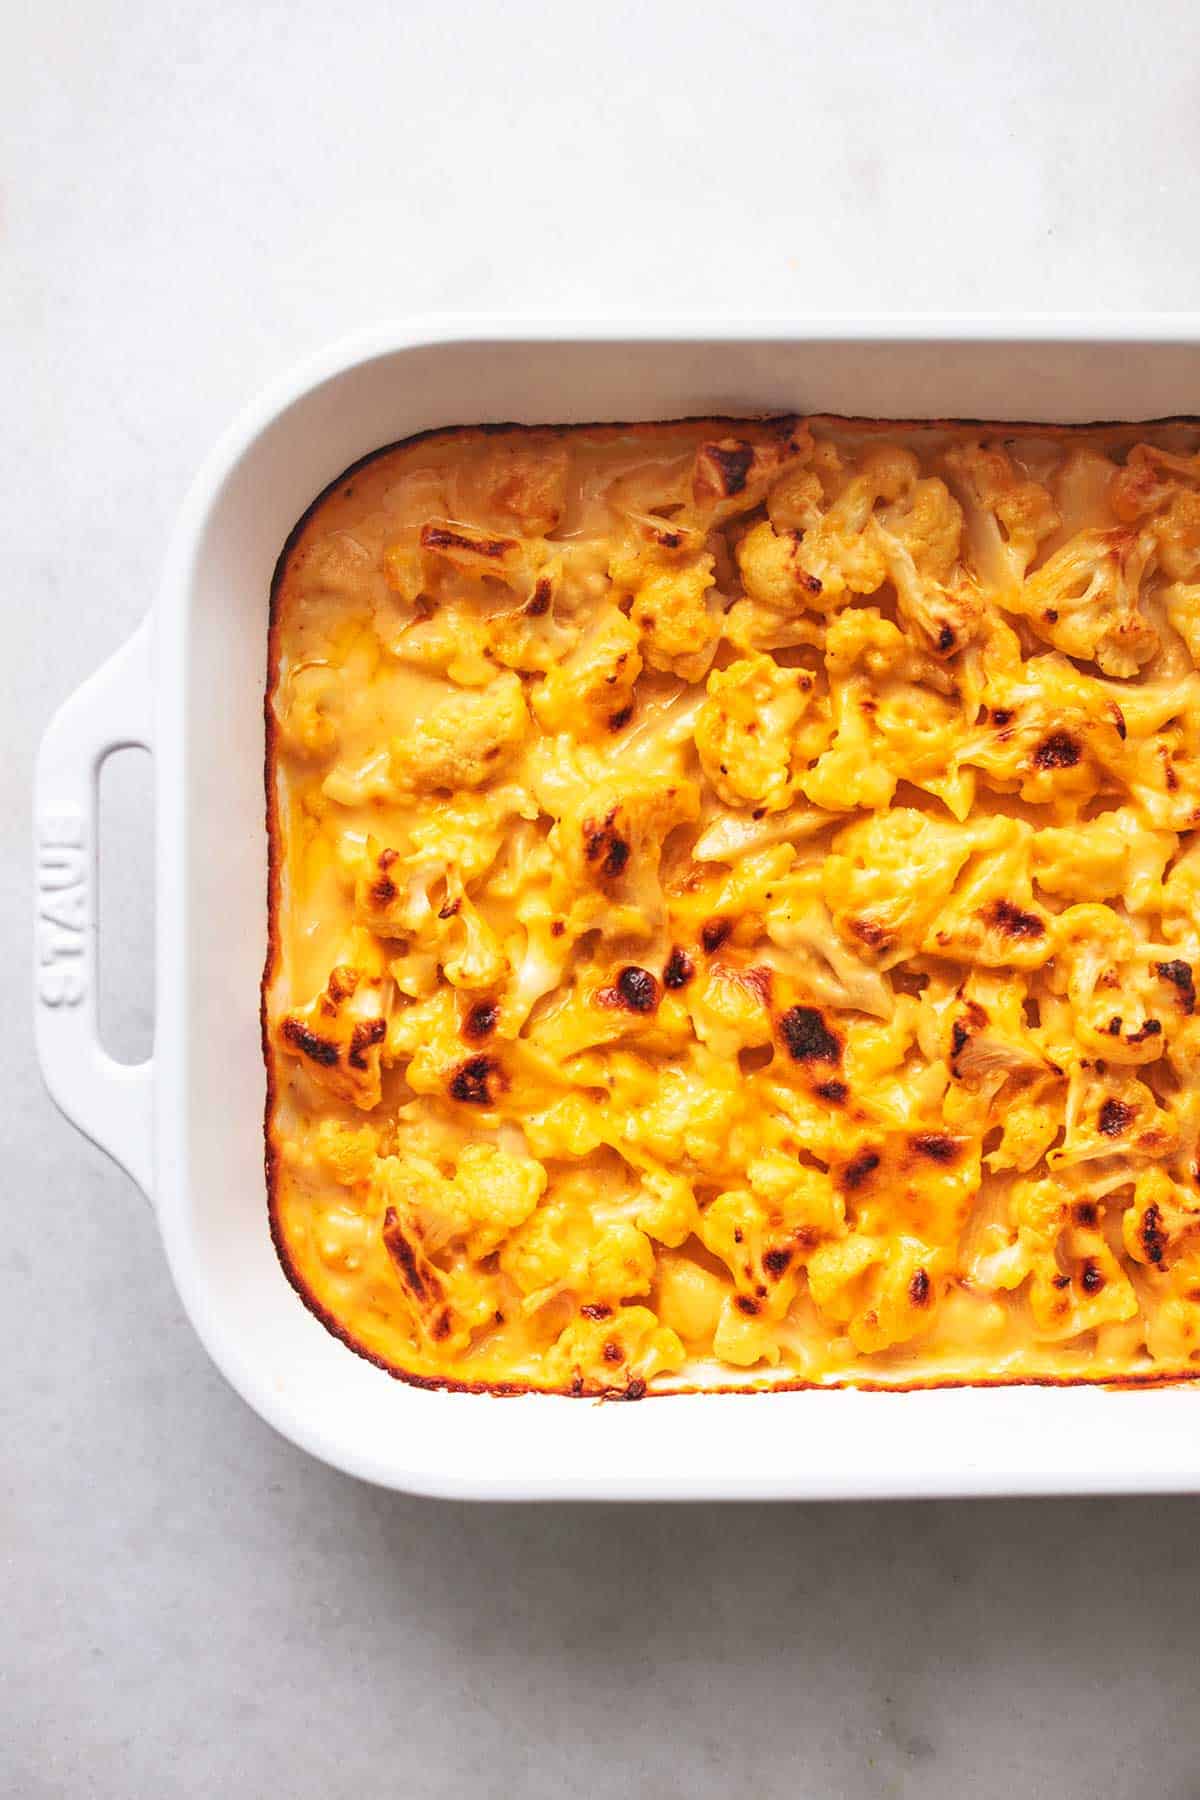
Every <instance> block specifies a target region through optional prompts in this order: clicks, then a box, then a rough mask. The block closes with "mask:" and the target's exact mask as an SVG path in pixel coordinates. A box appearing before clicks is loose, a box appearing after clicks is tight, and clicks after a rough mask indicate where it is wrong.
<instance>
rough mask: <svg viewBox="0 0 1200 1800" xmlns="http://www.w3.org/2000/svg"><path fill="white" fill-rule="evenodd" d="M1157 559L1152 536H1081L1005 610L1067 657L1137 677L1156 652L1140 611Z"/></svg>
mask: <svg viewBox="0 0 1200 1800" xmlns="http://www.w3.org/2000/svg"><path fill="white" fill-rule="evenodd" d="M1154 555H1155V544H1154V539H1153V536H1152V535H1151V534H1150V533H1148V532H1138V533H1135V532H1132V531H1129V530H1127V529H1125V528H1124V527H1121V528H1118V529H1117V530H1114V531H1080V532H1077V533H1076V534H1075V536H1074V537H1073V538H1072V539H1071V540H1070V542H1069V543H1066V544H1064V545H1063V547H1062V549H1061V550H1056V551H1055V553H1054V555H1053V556H1052V557H1050V558H1049V560H1048V561H1047V562H1045V563H1044V564H1043V565H1042V567H1041V568H1040V569H1038V570H1037V571H1036V572H1035V573H1034V574H1033V575H1031V576H1030V577H1029V578H1028V580H1027V581H1026V582H1025V585H1024V587H1023V588H1022V589H1021V590H1020V591H1019V592H1014V593H1013V594H1012V595H1011V596H1010V597H1009V598H1007V599H1006V600H1005V602H1004V604H1005V605H1006V606H1008V607H1009V608H1010V610H1012V611H1014V612H1019V613H1020V614H1021V615H1022V617H1024V618H1027V619H1028V620H1029V622H1030V624H1031V625H1032V626H1033V629H1034V630H1035V631H1036V632H1037V634H1038V636H1039V637H1043V638H1045V639H1046V641H1047V642H1048V643H1051V644H1053V645H1054V646H1055V648H1056V649H1058V650H1063V651H1065V652H1066V654H1067V655H1068V656H1075V657H1080V658H1083V659H1090V660H1092V661H1094V662H1097V663H1099V665H1100V667H1101V669H1103V671H1104V673H1105V674H1106V675H1119V676H1125V677H1127V676H1130V675H1136V674H1137V671H1138V669H1139V668H1140V667H1141V665H1142V664H1143V663H1145V662H1149V660H1150V658H1151V657H1152V656H1153V655H1154V653H1155V651H1156V650H1157V649H1158V642H1159V640H1158V633H1157V631H1155V629H1154V627H1153V625H1151V624H1150V623H1149V621H1148V620H1147V619H1145V618H1144V617H1143V615H1142V613H1141V611H1140V609H1139V605H1138V600H1139V595H1140V590H1141V584H1142V580H1143V577H1144V576H1145V575H1146V574H1147V573H1148V571H1149V569H1150V567H1151V565H1152V563H1153V559H1154Z"/></svg>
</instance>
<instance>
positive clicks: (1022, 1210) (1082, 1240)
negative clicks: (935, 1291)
mask: <svg viewBox="0 0 1200 1800" xmlns="http://www.w3.org/2000/svg"><path fill="white" fill-rule="evenodd" d="M1011 1217H1012V1224H1013V1226H1014V1227H1015V1241H1014V1242H1013V1243H1012V1244H1010V1245H1008V1246H1005V1247H1003V1248H1001V1249H999V1250H997V1251H993V1252H992V1253H991V1254H990V1255H986V1254H985V1255H984V1256H983V1257H981V1258H980V1259H979V1260H978V1261H977V1263H976V1265H975V1270H974V1279H975V1280H977V1281H978V1282H979V1283H980V1285H981V1286H990V1287H996V1288H1000V1289H1011V1288H1016V1287H1019V1286H1021V1284H1022V1283H1023V1282H1024V1281H1025V1280H1026V1279H1029V1311H1030V1314H1031V1316H1032V1318H1033V1323H1034V1329H1035V1330H1036V1332H1037V1335H1038V1337H1040V1338H1042V1339H1044V1340H1047V1341H1049V1342H1052V1343H1054V1342H1060V1341H1062V1340H1064V1339H1067V1338H1073V1337H1078V1336H1079V1334H1080V1332H1083V1331H1094V1330H1095V1329H1096V1327H1097V1326H1099V1325H1108V1324H1113V1323H1115V1322H1118V1321H1120V1320H1122V1319H1132V1318H1133V1317H1134V1315H1135V1314H1136V1312H1137V1310H1138V1303H1137V1296H1136V1294H1135V1293H1134V1291H1133V1287H1132V1285H1131V1283H1130V1281H1129V1277H1128V1276H1127V1275H1126V1274H1125V1273H1124V1271H1123V1270H1122V1268H1121V1265H1120V1264H1119V1263H1118V1261H1117V1259H1116V1257H1115V1256H1114V1255H1113V1253H1112V1251H1111V1250H1110V1249H1109V1246H1108V1240H1107V1239H1106V1237H1105V1235H1104V1231H1103V1229H1102V1227H1101V1224H1100V1209H1099V1206H1098V1204H1097V1203H1096V1201H1094V1200H1092V1199H1090V1198H1087V1197H1081V1198H1078V1199H1077V1198H1075V1197H1073V1195H1072V1193H1071V1191H1070V1190H1068V1189H1066V1188H1064V1187H1062V1186H1061V1185H1060V1184H1059V1183H1058V1182H1056V1181H1049V1180H1044V1181H1019V1182H1017V1184H1016V1186H1015V1187H1014V1188H1013V1193H1012V1202H1011Z"/></svg>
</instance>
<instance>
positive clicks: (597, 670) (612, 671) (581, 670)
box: [532, 606, 642, 737]
mask: <svg viewBox="0 0 1200 1800" xmlns="http://www.w3.org/2000/svg"><path fill="white" fill-rule="evenodd" d="M638 645H639V633H638V629H637V627H636V625H633V624H631V623H630V621H629V620H628V619H627V618H626V617H625V614H624V613H622V612H620V611H619V610H618V608H617V607H615V606H605V607H602V608H601V609H599V610H598V611H597V613H596V615H595V617H594V618H593V620H592V623H591V624H590V625H589V627H588V629H587V630H586V632H585V633H584V635H583V637H582V638H581V639H580V641H579V643H578V644H577V645H576V647H575V649H574V650H573V651H572V653H571V655H570V656H568V657H567V658H566V659H565V660H564V661H562V662H560V663H557V664H556V665H555V666H554V667H553V668H552V669H551V670H550V672H549V673H548V675H547V676H546V679H545V681H544V682H542V684H541V686H540V687H538V688H537V689H535V691H534V693H533V696H532V704H533V711H534V714H535V716H536V718H537V721H538V723H539V725H541V726H542V728H543V730H545V731H569V732H571V733H572V735H573V736H576V737H587V736H593V737H603V736H608V735H611V733H612V732H613V731H616V730H619V729H620V727H621V726H622V725H623V724H624V723H626V721H627V719H628V716H629V711H630V708H631V707H632V705H633V696H634V687H635V684H636V682H637V678H638V676H639V675H640V674H641V672H642V656H641V651H640V650H639V648H638Z"/></svg>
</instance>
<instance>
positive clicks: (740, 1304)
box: [263, 418, 1200, 1397]
mask: <svg viewBox="0 0 1200 1800" xmlns="http://www.w3.org/2000/svg"><path fill="white" fill-rule="evenodd" d="M1198 444H1200V433H1198V432H1197V430H1196V429H1195V427H1194V426H1193V425H1192V424H1189V423H1174V424H1169V425H1163V426H1154V427H1148V426H1137V427H1106V428H1086V429H1085V428H1076V427H1071V428H1061V429H1052V428H1049V427H1046V426H1036V427H1028V428H1024V427H1013V426H979V425H971V426H967V425H953V424H951V425H946V424H939V425H919V426H906V425H893V424H876V423H864V422H855V421H845V420H835V419H828V418H816V419H810V420H798V419H795V418H786V419H776V420H758V421H740V420H736V421H730V420H705V421H699V422H696V421H692V422H687V423H682V424H668V425H649V426H600V427H571V428H563V429H551V428H545V429H526V428H522V427H505V428H500V429H488V430H455V431H446V432H441V433H436V434H432V435H427V436H424V437H422V438H419V439H414V440H411V441H409V442H407V443H404V444H401V445H398V446H396V447H394V448H391V449H388V450H386V451H382V452H380V453H379V454H377V455H376V456H374V457H371V458H369V459H368V460H367V461H366V462H364V463H362V464H360V465H357V466H356V467H355V468H354V469H352V470H351V471H349V472H348V473H347V474H346V475H345V476H343V477H342V478H341V479H340V480H339V481H338V482H337V483H335V484H334V485H333V486H332V487H331V488H330V489H328V490H327V492H326V493H325V494H324V495H323V496H322V497H321V498H320V499H319V500H318V501H317V502H316V503H315V505H314V506H313V508H312V509H311V510H310V511H309V512H308V514H306V516H305V518H304V519H303V520H302V521H301V523H300V525H299V526H298V527H297V529H296V531H295V532H294V533H293V535H292V537H291V539H290V540H289V542H288V545H287V547H286V549H285V552H284V554H283V556H282V558H281V560H280V564H279V568H278V571H277V574H276V580H275V585H274V590H273V599H272V625H271V651H270V676H269V691H268V700H267V720H268V771H267V774H268V823H269V830H270V841H271V881H270V909H271V913H270V917H271V933H270V952H269V957H268V964H267V969H266V974H265V978H264V988H263V1021H264V1043H265V1049H266V1056H267V1064H268V1076H269V1083H268V1086H269V1097H268V1118H267V1168H268V1182H269V1189H270V1205H271V1217H272V1226H273V1231H274V1236H275V1242H276V1245H277V1248H278V1250H279V1254H280V1257H281V1259H282V1261H283V1264H284V1267H285V1269H286V1270H287V1273H288V1275H289V1277H290V1279H291V1280H292V1282H293V1283H294V1285H295V1286H296V1288H297V1289H298V1291H299V1292H300V1294H301V1295H302V1296H303V1297H304V1299H305V1301H306V1302H307V1303H308V1304H309V1306H310V1307H311V1308H312V1309H313V1310H314V1311H315V1312H316V1313H317V1314H318V1316H319V1317H321V1318H322V1319H323V1320H324V1321H325V1323H326V1324H327V1325H328V1326H329V1327H330V1328H331V1329H332V1330H334V1331H335V1332H337V1333H338V1334H339V1335H340V1336H341V1337H343V1338H344V1339H345V1341H346V1342H347V1343H348V1344H349V1345H351V1346H352V1347H353V1348H354V1349H356V1350H358V1351H360V1352H361V1353H363V1354H364V1355H366V1356H369V1357H370V1358H372V1359H374V1360H376V1361H377V1362H379V1363H380V1364H382V1365H384V1366H385V1367H387V1368H389V1369H391V1370H393V1371H394V1372H396V1373H397V1374H400V1375H404V1376H406V1377H408V1378H411V1379H414V1380H418V1381H425V1382H434V1383H445V1384H454V1385H464V1386H482V1387H491V1388H523V1387H532V1388H542V1389H550V1390H555V1391H561V1392H567V1393H575V1394H593V1395H594V1394H613V1395H623V1396H628V1397H638V1396H640V1395H642V1394H644V1393H646V1392H648V1391H659V1390H668V1391H669V1390H670V1389H672V1388H679V1387H689V1386H691V1387H695V1386H705V1387H715V1386H730V1385H750V1386H762V1385H772V1386H774V1385H779V1384H818V1385H839V1384H855V1385H876V1386H885V1387H886V1386H910V1385H913V1384H916V1383H948V1382H997V1381H1016V1380H1031V1379H1032V1380H1062V1381H1113V1380H1158V1379H1175V1378H1180V1377H1183V1376H1190V1375H1194V1374H1195V1373H1197V1364H1196V1362H1195V1361H1194V1358H1195V1357H1196V1356H1197V1353H1198V1352H1200V1142H1198V1140H1200V1014H1198V1013H1197V1012H1196V1004H1195V1003H1196V986H1195V983H1196V971H1197V969H1198V968H1200V939H1198V935H1197V907H1198V904H1200V848H1198V847H1197V846H1196V845H1195V844H1194V843H1193V838H1192V834H1193V831H1194V830H1195V828H1196V825H1197V822H1198V821H1200V676H1198V674H1197V668H1198V667H1200V452H1198V448H1197V446H1198Z"/></svg>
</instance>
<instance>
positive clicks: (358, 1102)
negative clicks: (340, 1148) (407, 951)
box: [279, 959, 393, 1112]
mask: <svg viewBox="0 0 1200 1800" xmlns="http://www.w3.org/2000/svg"><path fill="white" fill-rule="evenodd" d="M374 960H375V967H374V968H371V967H370V966H368V967H367V968H363V967H361V966H359V967H356V966H354V965H353V964H352V963H339V965H338V966H337V967H336V968H335V969H333V970H332V971H331V972H330V976H329V980H328V982H327V984H326V986H325V989H324V991H323V992H322V993H320V994H318V995H317V996H316V998H315V999H314V1000H310V1001H309V1003H308V1005H307V1006H300V1007H297V1008H296V1009H295V1010H294V1011H292V1012H288V1013H285V1014H284V1016H283V1018H282V1019H281V1020H280V1023H279V1041H280V1043H281V1044H282V1046H283V1048H284V1049H285V1050H286V1051H287V1053H288V1054H289V1055H290V1056H294V1057H296V1058H298V1059H299V1061H300V1062H301V1063H302V1064H303V1066H304V1068H305V1069H306V1070H307V1072H308V1073H309V1075H311V1076H312V1078H313V1080H314V1081H317V1082H319V1083H320V1084H321V1086H322V1087H326V1088H328V1089H329V1090H330V1092H331V1093H334V1094H336V1095H337V1096H338V1098H339V1099H342V1100H349V1101H350V1102H351V1104H352V1105H354V1106H357V1107H360V1108H361V1109H362V1110H363V1111H364V1112H370V1111H371V1109H372V1108H373V1107H375V1106H378V1104H379V1101H380V1097H381V1094H382V1073H381V1068H380V1057H381V1053H382V1047H383V1042H384V1039H385V1038H386V1036H387V1028H388V1015H389V1013H390V1011H391V1005H392V993H393V989H392V983H391V981H390V980H389V979H388V978H387V977H385V976H383V975H382V974H381V973H380V972H378V967H379V965H378V959H374Z"/></svg>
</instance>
